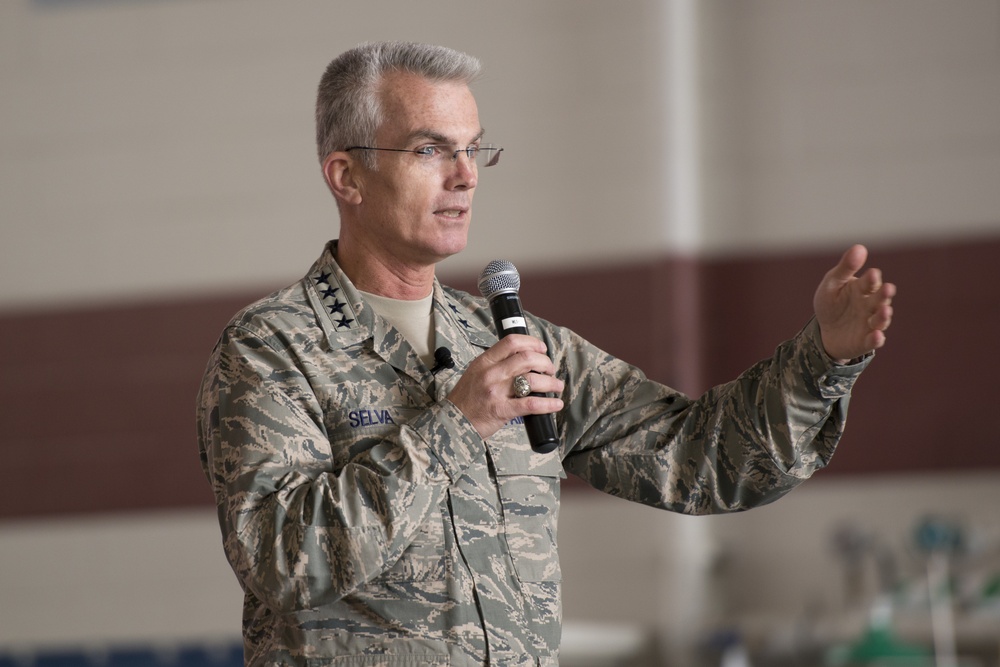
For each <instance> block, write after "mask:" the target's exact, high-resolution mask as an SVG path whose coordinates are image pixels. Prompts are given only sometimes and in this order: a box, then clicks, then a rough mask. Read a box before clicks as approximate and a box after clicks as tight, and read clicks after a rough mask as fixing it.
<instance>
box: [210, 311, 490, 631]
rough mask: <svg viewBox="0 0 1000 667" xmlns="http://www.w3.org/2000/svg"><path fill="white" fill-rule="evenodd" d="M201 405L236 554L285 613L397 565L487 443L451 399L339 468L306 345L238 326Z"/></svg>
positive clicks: (216, 357) (262, 594)
mask: <svg viewBox="0 0 1000 667" xmlns="http://www.w3.org/2000/svg"><path fill="white" fill-rule="evenodd" d="M327 407H328V406H327ZM198 412H199V418H198V431H199V446H200V450H201V457H202V465H203V467H204V468H205V472H206V474H207V475H208V478H209V481H210V482H211V484H212V487H213V491H214V493H215V496H216V501H217V504H218V510H219V520H220V524H221V526H222V531H223V537H224V545H225V550H226V555H227V557H228V559H229V561H230V564H231V565H232V567H233V569H234V571H235V572H236V575H237V577H238V578H239V580H240V582H241V584H242V585H243V587H244V589H247V590H248V591H249V592H251V593H252V594H253V595H255V596H256V597H257V598H258V599H260V600H262V601H263V602H264V603H265V604H266V605H267V606H268V607H270V608H271V609H273V610H275V611H278V612H279V613H280V612H285V611H292V610H300V609H307V608H313V607H317V606H320V605H323V604H327V603H330V602H332V601H335V600H337V599H340V598H341V597H343V596H344V595H346V594H348V593H350V592H351V591H352V590H355V589H356V588H357V587H358V586H360V585H362V584H364V583H365V582H368V581H370V580H372V579H374V578H375V577H377V576H378V575H379V574H381V573H382V572H383V571H385V570H386V569H388V568H389V567H390V566H391V565H392V564H393V563H394V562H395V561H396V560H398V559H399V557H400V555H401V554H402V552H403V551H404V550H405V549H406V547H407V545H408V544H410V543H411V542H412V540H413V538H414V536H415V535H416V534H417V531H418V529H419V527H420V525H421V523H423V522H424V520H425V519H426V518H427V517H428V516H429V514H430V513H431V512H434V511H437V509H438V506H439V505H440V503H441V502H442V499H443V498H444V494H445V492H446V490H447V489H448V487H449V486H450V484H451V483H452V481H453V480H454V479H456V478H457V477H458V476H459V475H460V474H461V472H462V470H464V469H465V468H466V467H467V466H468V465H469V463H470V461H471V460H472V457H473V453H474V452H476V451H481V450H482V448H483V443H482V441H481V440H480V439H477V438H476V437H473V436H474V434H475V430H474V429H473V428H472V426H471V424H469V423H468V422H467V421H466V420H465V418H464V417H463V416H462V414H461V413H460V412H459V411H458V409H457V408H456V407H455V406H454V405H453V404H451V403H450V402H448V401H442V402H440V403H437V404H434V405H432V406H431V407H429V408H428V409H426V410H421V411H419V414H418V415H417V416H415V417H414V418H413V419H412V420H410V421H409V422H407V423H404V424H401V425H398V427H394V428H392V429H391V430H389V431H388V432H387V433H386V434H384V435H382V439H381V440H380V441H379V442H378V443H377V444H375V446H373V447H371V448H369V449H367V450H366V451H362V452H358V453H356V454H354V455H353V456H352V458H351V460H350V462H349V463H347V464H346V465H344V466H343V467H342V469H339V470H335V469H334V467H333V464H332V457H331V450H330V442H329V439H328V436H327V434H326V431H325V428H324V426H323V424H324V421H323V409H322V406H320V405H319V403H318V401H317V398H316V396H315V395H314V393H313V391H312V390H311V388H310V385H309V381H308V378H307V374H306V373H304V372H303V370H302V368H301V365H300V364H297V363H296V360H295V355H294V354H293V353H291V352H290V351H289V350H286V349H281V348H280V346H275V345H274V343H273V341H269V340H265V339H264V338H262V337H260V336H259V335H257V334H256V333H254V332H250V331H247V330H245V329H242V328H239V327H235V326H232V327H230V328H228V329H227V330H226V332H225V333H224V335H223V337H222V339H221V340H220V342H219V344H218V345H217V347H216V349H215V351H214V352H213V355H212V357H211V359H210V361H209V367H208V370H207V372H206V374H205V377H204V379H203V382H202V387H201V393H200V397H199V410H198ZM480 455H481V454H480Z"/></svg>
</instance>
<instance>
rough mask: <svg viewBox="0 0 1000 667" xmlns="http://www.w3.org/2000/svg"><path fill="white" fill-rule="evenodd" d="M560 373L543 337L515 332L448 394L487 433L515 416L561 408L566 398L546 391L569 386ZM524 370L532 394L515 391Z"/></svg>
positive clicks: (475, 363) (482, 357) (480, 359)
mask: <svg viewBox="0 0 1000 667" xmlns="http://www.w3.org/2000/svg"><path fill="white" fill-rule="evenodd" d="M555 372H556V369H555V365H554V364H553V363H552V360H551V359H550V358H549V356H548V354H546V348H545V344H544V343H543V342H542V341H540V340H538V339H537V338H532V337H530V336H521V335H510V336H507V337H505V338H503V339H502V340H501V341H500V342H499V343H497V344H496V345H494V346H493V347H491V348H490V349H488V350H486V351H485V352H483V354H481V355H479V357H478V358H477V359H475V360H474V361H473V362H472V363H471V364H469V366H468V368H466V369H465V372H464V373H463V374H462V377H461V378H459V381H458V383H457V384H456V385H455V387H454V388H453V389H452V391H451V393H450V394H449V395H448V398H449V399H450V400H451V401H452V402H453V403H454V404H455V405H456V406H458V408H459V409H460V410H461V411H462V413H463V414H465V416H466V417H467V418H468V419H469V420H470V421H471V422H472V423H473V425H474V426H475V427H476V430H477V431H478V432H479V434H480V435H482V436H483V437H484V438H488V437H490V436H491V435H492V434H493V433H495V432H496V431H497V430H498V429H499V428H501V427H502V426H503V425H504V424H505V423H507V422H508V421H510V420H511V419H514V418H515V417H523V416H525V415H531V414H549V413H553V412H559V411H561V410H562V409H563V407H564V406H563V401H562V400H561V399H559V398H556V397H554V396H545V394H554V395H555V396H558V395H559V394H561V393H562V391H563V389H564V388H565V385H564V383H563V381H562V380H560V379H559V378H557V377H556V376H555ZM519 375H523V376H524V377H525V378H526V379H527V380H528V383H529V385H530V387H531V392H532V394H533V395H529V396H525V397H524V398H518V397H516V396H515V395H514V378H515V377H517V376H519Z"/></svg>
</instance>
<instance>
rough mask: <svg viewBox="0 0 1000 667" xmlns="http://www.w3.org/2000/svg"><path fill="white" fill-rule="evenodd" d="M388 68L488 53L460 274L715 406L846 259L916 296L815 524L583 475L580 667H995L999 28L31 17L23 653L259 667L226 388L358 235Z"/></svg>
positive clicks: (999, 576) (174, 2) (924, 15)
mask: <svg viewBox="0 0 1000 667" xmlns="http://www.w3.org/2000/svg"><path fill="white" fill-rule="evenodd" d="M381 39H406V40H416V41H428V42H436V43H442V44H445V45H448V46H452V47H454V48H458V49H461V50H464V51H468V52H470V53H473V54H475V55H477V56H479V57H480V58H481V59H482V60H483V61H484V63H485V76H484V77H483V79H482V80H481V81H480V82H479V83H478V84H477V86H476V88H475V93H476V96H477V99H478V102H479V108H480V117H481V119H482V122H483V124H484V126H485V127H486V129H487V133H488V134H487V137H488V139H489V140H490V141H494V142H496V143H499V144H501V145H503V146H504V148H505V153H504V161H503V164H502V165H501V166H500V167H498V168H497V169H496V170H492V169H491V170H490V171H489V172H486V173H484V174H483V176H482V180H481V182H480V186H479V188H478V189H477V199H476V215H475V222H474V224H473V230H472V234H471V239H470V247H469V249H468V250H467V251H466V252H464V253H463V254H461V255H460V256H458V257H455V258H452V259H450V260H448V261H447V262H445V263H444V264H443V265H442V267H441V271H440V275H441V276H442V277H443V278H444V279H445V281H446V282H449V283H450V284H453V285H456V286H458V287H462V288H465V289H470V290H471V289H473V287H474V281H475V278H476V277H477V276H478V274H479V271H480V270H481V268H482V267H483V266H484V265H485V263H486V262H488V261H489V260H491V259H495V258H500V257H502V258H506V259H509V260H511V261H513V262H514V263H515V264H516V265H517V266H518V268H519V269H520V272H521V275H522V282H523V284H524V288H523V289H522V299H523V301H524V303H525V307H526V308H527V309H529V310H531V311H533V312H535V313H537V314H539V315H541V316H543V317H545V318H547V319H549V320H552V321H554V322H557V323H559V324H565V325H568V326H571V327H572V328H574V329H576V330H577V331H578V332H580V333H582V334H583V335H584V336H586V337H587V338H589V339H591V340H592V341H593V342H595V343H596V344H598V345H600V346H601V347H603V348H605V349H607V350H608V351H610V352H612V353H614V354H616V355H618V356H620V357H622V358H624V359H626V360H628V361H631V362H633V363H636V364H638V365H639V366H640V367H642V368H643V369H645V370H646V371H647V372H648V374H649V375H650V376H652V377H654V378H656V379H658V380H661V381H663V382H666V383H668V384H671V385H672V386H675V387H677V388H678V389H681V390H683V391H685V392H687V393H689V394H695V395H696V394H699V393H701V392H702V391H704V390H705V389H707V388H708V387H710V386H712V385H713V384H715V383H718V382H722V381H726V380H729V379H731V378H732V377H734V376H735V375H736V374H737V373H739V372H740V371H741V370H742V369H744V368H746V367H747V366H749V365H750V364H752V363H753V362H755V361H756V360H758V359H760V358H762V357H766V356H768V355H770V354H771V352H772V350H773V348H774V346H775V345H776V344H777V343H778V342H780V341H781V340H783V339H785V338H788V337H790V336H791V335H793V334H794V333H795V332H796V331H797V330H798V328H800V327H801V326H803V325H804V324H805V322H806V321H807V320H808V318H809V316H810V313H811V295H812V291H813V289H814V288H815V285H816V284H817V283H818V281H819V280H820V278H821V277H822V275H823V273H824V272H825V271H826V270H827V269H828V268H829V267H830V266H832V265H833V263H834V262H835V261H836V260H837V258H838V257H839V255H840V254H841V253H842V252H843V250H844V249H845V248H846V247H847V246H849V245H850V244H852V243H857V242H861V243H865V244H866V245H868V247H869V249H870V251H871V256H872V262H873V263H874V264H877V265H878V266H880V267H882V268H883V270H884V271H885V274H886V277H887V279H889V280H892V281H894V282H896V283H897V284H898V285H899V287H900V294H899V296H898V298H897V299H896V302H895V303H896V312H897V317H896V319H895V322H894V324H893V328H892V330H891V335H890V337H889V345H888V346H887V347H886V348H885V349H884V350H882V351H880V352H879V353H878V355H877V358H876V360H875V362H874V363H873V364H872V366H871V367H870V368H869V370H867V371H866V372H865V374H864V376H863V377H862V378H861V380H860V381H859V383H858V385H857V387H856V389H855V392H854V399H853V401H852V405H851V418H850V422H849V427H848V432H847V435H846V437H845V438H844V440H843V441H842V444H841V447H840V449H839V451H838V453H837V455H836V457H835V459H834V462H833V463H832V464H831V466H830V467H829V468H828V469H827V470H824V471H822V472H821V473H819V474H818V475H817V476H816V477H815V479H813V480H811V481H810V482H809V483H807V484H805V485H804V486H803V487H802V488H800V489H798V490H797V491H795V492H794V493H792V494H791V495H790V496H789V497H787V498H785V499H783V500H782V501H780V502H778V503H776V504H774V505H772V506H769V507H765V508H760V509H758V510H754V511H752V512H749V513H745V514H741V515H734V516H725V517H710V518H690V517H679V516H673V515H668V514H665V513H660V512H656V511H654V510H650V509H647V508H643V507H637V506H633V505H630V504H628V503H625V502H622V501H618V500H614V499H610V498H606V497H604V496H602V495H601V494H598V493H596V492H593V491H591V490H589V489H588V488H587V487H585V486H584V485H583V484H582V483H580V482H578V481H574V480H572V479H570V480H568V481H567V483H566V484H565V487H564V493H563V498H564V501H563V507H562V511H561V517H560V544H561V550H560V551H561V556H562V562H563V572H564V587H565V599H564V602H565V617H566V631H565V636H564V649H563V662H564V664H565V665H570V666H572V665H593V666H599V665H611V664H622V665H624V664H657V665H659V664H663V665H695V664H704V665H716V664H723V665H727V667H745V665H748V664H754V665H758V666H759V665H806V666H810V665H817V666H818V665H842V664H874V663H876V662H877V661H878V660H883V661H884V660H886V659H890V658H892V659H896V660H897V662H894V663H892V664H921V665H929V664H938V665H958V664H961V665H996V664H1000V513H998V507H1000V438H998V436H997V434H996V433H997V429H996V426H995V422H993V417H995V416H996V413H997V407H998V402H1000V401H998V399H1000V391H998V389H997V385H996V381H995V379H996V377H997V375H998V372H1000V361H998V355H997V352H996V345H997V341H998V340H1000V2H998V0H950V1H949V2H942V1H940V0H839V1H838V2H824V1H822V0H740V1H739V2H737V1H735V0H633V1H631V2H628V3H619V2H609V1H606V0H546V1H544V2H536V3H527V2H524V3H490V4H486V3H475V4H473V3H464V2H452V1H448V0H425V1H423V2H420V3H403V2H396V3H389V2H377V1H373V2H364V3H363V2H352V3H347V2H330V1H328V0H322V1H320V0H301V1H297V2H293V3H275V2H270V1H266V0H3V2H0V355H2V356H0V461H2V463H0V471H2V472H3V479H4V481H3V483H2V484H0V663H3V664H20V665H29V664H32V665H35V664H48V665H50V667H58V666H60V665H67V664H94V663H97V664H156V663H157V662H158V663H160V664H162V663H164V662H170V663H171V664H187V665H194V664H202V665H203V664H232V663H233V662H234V661H238V657H235V658H234V657H233V656H234V651H233V650H231V649H232V648H233V647H234V646H235V647H236V649H235V650H236V653H235V655H237V656H238V644H239V633H240V614H241V602H242V601H241V593H240V591H239V588H238V586H237V584H236V580H235V577H234V576H233V575H232V573H231V571H230V570H229V568H228V565H227V564H226V562H225V560H224V558H223V554H222V547H221V539H220V536H219V531H218V527H217V524H216V520H215V510H214V505H213V501H212V498H211V493H210V491H209V487H208V483H207V482H206V480H205V479H204V477H203V475H202V473H201V471H200V468H199V463H198V456H197V444H196V441H195V428H194V399H195V394H196V392H197V387H198V383H199V380H200V377H201V373H202V371H203V369H204V366H205V362H206V360H207V358H208V355H209V352H210V351H211V348H212V345H213V344H214V341H215V339H216V338H217V336H218V335H219V333H220V332H221V329H222V327H223V326H224V325H225V323H226V321H227V320H228V319H229V317H230V316H231V315H232V314H233V313H234V312H235V311H236V310H237V309H239V308H240V307H241V306H243V305H245V304H246V303H248V302H250V301H251V300H253V299H256V298H258V297H260V296H263V295H264V294H267V293H268V292H270V291H272V290H274V289H276V288H278V287H281V286H284V285H285V284H288V283H290V282H293V281H295V280H297V279H298V278H299V277H300V276H301V275H303V274H304V273H305V271H306V270H307V269H308V267H309V265H310V264H311V263H312V261H313V260H314V259H315V258H316V257H317V256H318V255H319V253H320V250H321V248H322V245H323V243H324V242H325V241H326V240H327V239H330V238H335V237H336V235H337V229H338V223H337V216H336V209H335V206H334V204H333V201H332V198H331V197H330V195H329V193H328V191H327V189H326V187H325V185H324V183H323V181H322V178H321V174H320V171H319V168H318V164H317V160H316V157H315V149H314V142H313V136H314V134H313V133H314V129H313V120H312V108H313V104H314V94H315V87H316V85H317V83H318V81H319V77H320V75H321V74H322V71H323V69H324V68H325V66H326V64H327V63H328V62H329V61H330V60H331V59H332V58H333V57H334V56H336V55H337V54H338V53H340V52H341V51H343V50H345V49H347V48H350V47H352V46H354V45H355V44H357V43H359V42H363V41H369V40H381ZM129 660H131V662H128V661H129ZM901 660H908V662H905V663H904V662H901ZM116 661H117V662H116ZM227 661H228V662H227ZM237 664H238V663H237Z"/></svg>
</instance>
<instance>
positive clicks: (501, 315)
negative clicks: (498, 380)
mask: <svg viewBox="0 0 1000 667" xmlns="http://www.w3.org/2000/svg"><path fill="white" fill-rule="evenodd" d="M490 311H491V312H492V313H493V323H494V324H495V325H496V328H497V335H498V336H500V338H503V337H504V336H506V335H508V334H524V335H527V334H528V327H527V324H526V322H525V321H524V312H523V311H522V310H521V300H520V299H519V298H518V296H517V294H516V293H510V292H507V293H502V294H497V295H496V296H494V297H493V298H492V299H490ZM531 395H532V396H544V395H545V394H542V393H539V392H531ZM524 429H525V430H526V431H527V432H528V442H530V443H531V448H532V449H533V450H534V451H536V452H538V453H539V454H547V453H549V452H551V451H552V450H553V449H555V448H556V447H558V446H559V438H558V437H557V436H556V421H555V419H554V418H553V417H552V415H551V414H547V415H525V416H524Z"/></svg>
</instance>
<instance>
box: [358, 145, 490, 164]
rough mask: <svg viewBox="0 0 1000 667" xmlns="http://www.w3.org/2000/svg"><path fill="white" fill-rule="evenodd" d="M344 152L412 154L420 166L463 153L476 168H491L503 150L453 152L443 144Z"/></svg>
mask: <svg viewBox="0 0 1000 667" xmlns="http://www.w3.org/2000/svg"><path fill="white" fill-rule="evenodd" d="M344 150H348V151H390V152H393V153H413V154H414V155H416V156H417V160H418V161H419V162H421V163H422V164H427V165H437V166H439V165H441V164H444V161H445V159H450V160H451V161H452V162H455V161H456V160H457V159H458V154H459V153H465V155H466V157H468V158H469V159H470V160H472V161H473V162H474V163H475V165H476V166H477V167H492V166H493V165H495V164H496V163H498V162H499V161H500V153H502V152H503V149H502V148H500V147H499V146H494V145H493V144H486V145H484V146H469V147H468V148H459V149H458V150H454V147H453V146H447V145H443V144H429V145H427V146H421V147H420V148H374V147H372V146H351V147H350V148H346V149H344Z"/></svg>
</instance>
